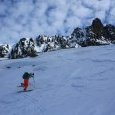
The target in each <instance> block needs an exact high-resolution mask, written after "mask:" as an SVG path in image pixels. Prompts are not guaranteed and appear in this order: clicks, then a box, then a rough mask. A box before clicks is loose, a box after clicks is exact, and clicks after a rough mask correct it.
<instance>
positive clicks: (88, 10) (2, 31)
mask: <svg viewBox="0 0 115 115" xmlns="http://www.w3.org/2000/svg"><path fill="white" fill-rule="evenodd" d="M96 17H98V18H100V19H101V20H102V22H103V23H111V24H115V0H0V43H9V42H12V43H13V42H16V41H18V40H19V39H20V38H22V37H33V38H35V37H36V36H37V35H39V34H45V35H55V34H60V35H70V34H71V32H72V31H73V29H74V28H75V27H77V26H79V27H83V26H87V25H89V24H91V21H92V20H93V19H94V18H96Z"/></svg>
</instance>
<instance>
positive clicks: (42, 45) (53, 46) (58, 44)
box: [36, 35, 76, 52]
mask: <svg viewBox="0 0 115 115" xmlns="http://www.w3.org/2000/svg"><path fill="white" fill-rule="evenodd" d="M36 44H37V46H38V47H39V52H47V51H53V50H58V49H65V48H71V47H75V45H76V44H75V45H73V43H72V42H71V40H70V39H69V37H64V36H52V37H48V36H40V35H39V36H38V37H37V38H36Z"/></svg>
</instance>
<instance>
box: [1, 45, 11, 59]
mask: <svg viewBox="0 0 115 115" xmlns="http://www.w3.org/2000/svg"><path fill="white" fill-rule="evenodd" d="M9 50H10V46H9V45H8V44H6V45H0V58H2V57H5V56H7V54H8V53H9Z"/></svg>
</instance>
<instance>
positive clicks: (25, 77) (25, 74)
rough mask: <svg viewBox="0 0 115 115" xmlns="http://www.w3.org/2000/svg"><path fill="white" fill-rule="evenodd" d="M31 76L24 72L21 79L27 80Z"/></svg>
mask: <svg viewBox="0 0 115 115" xmlns="http://www.w3.org/2000/svg"><path fill="white" fill-rule="evenodd" d="M30 77H31V75H30V74H29V73H28V72H25V73H24V75H23V79H29V78H30Z"/></svg>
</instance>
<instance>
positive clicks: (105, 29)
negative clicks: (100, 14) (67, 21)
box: [71, 18, 115, 47]
mask: <svg viewBox="0 0 115 115" xmlns="http://www.w3.org/2000/svg"><path fill="white" fill-rule="evenodd" d="M71 36H72V37H71V40H73V41H76V43H78V44H79V45H81V46H83V47H85V46H92V45H93V46H94V45H106V44H110V43H115V26H113V25H110V24H109V25H106V26H104V25H103V24H102V22H101V20H100V19H98V18H96V19H94V20H93V22H92V24H91V26H87V27H85V28H76V29H74V31H73V33H72V34H71Z"/></svg>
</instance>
